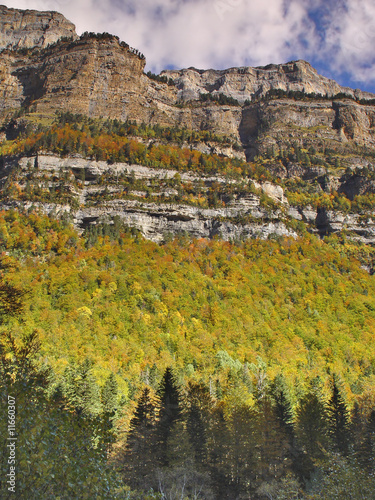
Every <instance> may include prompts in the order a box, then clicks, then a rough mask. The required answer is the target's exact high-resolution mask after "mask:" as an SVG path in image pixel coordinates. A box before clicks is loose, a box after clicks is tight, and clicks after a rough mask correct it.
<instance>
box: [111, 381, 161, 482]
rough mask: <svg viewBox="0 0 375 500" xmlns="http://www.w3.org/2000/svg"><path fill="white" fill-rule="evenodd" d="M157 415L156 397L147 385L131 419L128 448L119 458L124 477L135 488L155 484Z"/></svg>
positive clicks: (127, 441)
mask: <svg viewBox="0 0 375 500" xmlns="http://www.w3.org/2000/svg"><path fill="white" fill-rule="evenodd" d="M156 415H157V410H156V401H155V398H153V397H152V394H151V391H150V388H149V387H145V388H144V389H143V391H142V393H141V396H140V397H139V399H138V403H137V407H136V409H135V412H134V415H133V418H132V419H131V421H130V429H129V433H128V436H127V440H126V448H125V450H124V452H123V453H122V454H121V455H120V458H119V461H120V463H121V468H122V470H123V473H124V479H125V481H126V482H127V483H128V484H129V485H130V486H131V487H132V488H134V489H149V488H150V487H151V486H152V485H153V480H154V477H153V471H154V466H155V464H154V457H153V451H154V450H153V448H154V447H153V444H154V443H153V431H154V426H155V421H156Z"/></svg>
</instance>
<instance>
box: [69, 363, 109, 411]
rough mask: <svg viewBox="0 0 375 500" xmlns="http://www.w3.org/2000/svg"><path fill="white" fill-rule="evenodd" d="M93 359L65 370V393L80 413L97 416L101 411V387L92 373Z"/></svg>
mask: <svg viewBox="0 0 375 500" xmlns="http://www.w3.org/2000/svg"><path fill="white" fill-rule="evenodd" d="M92 365H93V363H92V361H90V360H89V359H85V360H84V361H83V362H82V363H80V364H79V365H78V366H77V367H69V368H67V369H66V370H65V377H64V393H65V396H66V397H67V398H68V400H69V401H70V404H71V405H72V406H73V407H74V408H75V411H76V412H77V413H78V414H81V413H82V414H84V415H86V416H96V415H98V414H99V413H100V412H101V409H102V408H101V401H100V389H99V386H98V384H97V382H96V380H95V378H94V376H93V375H92V373H91V370H92Z"/></svg>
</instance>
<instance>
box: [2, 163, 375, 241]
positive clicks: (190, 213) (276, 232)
mask: <svg viewBox="0 0 375 500" xmlns="http://www.w3.org/2000/svg"><path fill="white" fill-rule="evenodd" d="M36 167H37V168H36ZM14 169H17V172H18V174H17V175H18V186H19V187H20V188H21V189H25V187H26V185H27V183H28V182H29V180H28V179H30V174H32V173H33V174H34V176H35V175H37V177H38V178H40V179H41V181H40V183H38V184H40V186H41V187H42V186H43V185H44V188H45V189H48V190H51V189H52V190H54V189H55V188H56V186H60V187H59V189H61V185H64V186H65V187H64V189H65V191H69V192H70V193H71V195H72V197H73V198H75V200H76V202H75V203H70V204H61V203H59V202H55V203H51V202H45V203H40V202H32V201H26V202H25V201H23V202H21V201H10V200H7V201H3V202H2V203H1V208H3V209H5V208H11V207H15V206H18V207H23V208H26V209H28V208H30V207H32V206H34V207H39V208H41V209H42V210H43V211H45V212H46V213H49V214H54V215H58V214H60V215H61V214H62V213H63V212H64V211H65V212H69V213H70V215H71V217H72V220H73V221H74V223H75V225H76V226H77V228H81V229H82V228H84V227H87V226H88V225H90V224H97V223H98V222H101V221H108V220H109V221H110V220H111V219H113V218H114V217H115V216H118V217H120V219H121V220H122V221H123V222H124V223H125V224H126V225H127V226H129V227H132V228H135V229H138V230H139V231H140V232H141V233H142V234H143V236H145V237H146V238H148V239H151V240H153V241H156V242H160V241H163V240H164V239H165V238H167V237H168V235H172V236H175V235H177V234H184V233H185V234H188V235H190V236H191V237H195V238H214V237H220V238H222V239H224V240H240V239H247V238H254V237H257V238H264V239H266V238H268V237H270V236H293V237H295V236H296V232H295V231H294V230H293V229H291V227H293V221H300V222H303V223H304V224H305V225H306V226H307V227H308V229H309V231H311V232H315V233H317V234H321V235H325V234H329V233H332V232H339V231H342V230H343V229H345V230H346V231H347V232H349V233H351V234H352V236H353V237H354V238H357V239H359V240H361V241H363V242H365V243H375V212H374V213H373V214H367V216H366V217H364V216H360V215H358V214H351V213H347V214H344V213H341V212H337V211H333V210H325V209H316V208H312V207H305V208H302V207H290V206H289V205H288V203H287V201H286V199H285V197H284V193H283V189H282V188H281V187H280V186H276V185H274V184H272V183H270V182H264V183H256V182H253V184H254V186H255V188H257V189H258V190H259V192H258V193H257V192H254V194H248V195H246V196H244V195H241V196H234V197H233V199H232V200H231V201H230V202H229V203H227V204H226V206H222V207H218V208H201V207H197V206H194V205H191V204H188V203H183V202H181V201H179V202H176V201H172V199H173V198H174V195H176V194H177V191H176V190H175V189H174V188H171V187H169V188H166V189H164V190H163V192H162V193H161V192H160V191H158V183H159V184H160V183H161V181H163V182H165V181H168V180H172V179H175V178H176V174H177V171H175V170H173V169H170V170H164V169H153V168H149V167H143V166H140V165H129V164H125V163H118V164H113V165H108V164H107V163H106V162H104V161H98V162H97V161H92V160H87V159H84V158H79V157H77V158H59V157H56V156H52V155H40V156H38V158H37V160H36V159H35V158H26V157H25V158H20V159H9V160H8V161H7V162H5V164H4V166H3V168H2V169H1V171H0V179H2V183H3V184H4V183H5V182H6V179H7V178H8V176H9V174H10V173H11V172H12V171H14ZM105 176H107V179H108V180H109V182H107V183H105V185H102V184H101V179H103V177H105ZM122 176H125V177H126V176H128V177H129V178H130V177H131V178H132V179H133V180H141V181H142V182H144V183H145V185H147V186H149V187H150V186H153V190H155V193H153V192H152V191H150V189H148V190H147V192H146V191H139V190H137V189H132V190H131V191H129V192H128V196H127V197H125V198H124V197H123V196H122V193H123V188H122V187H121V186H120V185H119V184H118V182H117V180H118V179H119V178H121V177H122ZM82 179H85V181H82ZM178 179H180V180H181V181H182V182H185V183H194V182H200V184H201V185H206V186H211V185H213V184H216V185H217V184H225V183H228V179H226V178H224V177H220V176H206V177H197V175H196V174H193V173H189V172H186V173H181V174H178ZM75 180H76V181H77V180H78V181H79V183H78V185H77V183H75V182H74V181H75ZM110 180H111V181H110ZM230 182H231V183H235V182H236V181H234V180H232V181H230ZM61 183H63V184H61ZM261 191H263V192H264V193H265V194H267V195H268V196H269V197H272V199H273V200H274V201H275V202H277V205H276V206H275V207H273V208H270V207H267V206H263V205H261V203H260V192H261ZM161 194H163V199H162V200H160V201H157V202H156V201H150V199H151V198H155V197H156V196H160V195H161ZM93 195H95V197H94V198H95V201H93ZM108 195H110V196H109V197H108ZM168 197H171V201H170V202H168V201H167V200H168Z"/></svg>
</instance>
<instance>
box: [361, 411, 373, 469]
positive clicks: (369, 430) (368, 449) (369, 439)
mask: <svg viewBox="0 0 375 500" xmlns="http://www.w3.org/2000/svg"><path fill="white" fill-rule="evenodd" d="M362 462H363V463H364V465H365V467H366V469H367V470H368V471H369V472H372V473H373V472H374V470H375V410H372V411H371V413H370V416H369V418H368V421H367V424H366V427H365V435H364V442H363V446H362Z"/></svg>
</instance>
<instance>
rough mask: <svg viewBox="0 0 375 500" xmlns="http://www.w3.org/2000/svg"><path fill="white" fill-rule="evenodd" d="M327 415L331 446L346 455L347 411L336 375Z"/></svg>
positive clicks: (347, 447) (347, 438) (347, 434)
mask: <svg viewBox="0 0 375 500" xmlns="http://www.w3.org/2000/svg"><path fill="white" fill-rule="evenodd" d="M327 416H328V434H329V437H330V440H331V445H332V448H333V450H334V451H336V452H339V453H341V454H342V455H344V456H346V455H347V454H348V451H349V412H348V409H347V406H346V404H345V401H344V399H343V397H342V395H341V392H340V389H339V386H338V379H337V377H333V380H332V396H331V398H330V400H329V402H328V404H327Z"/></svg>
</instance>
